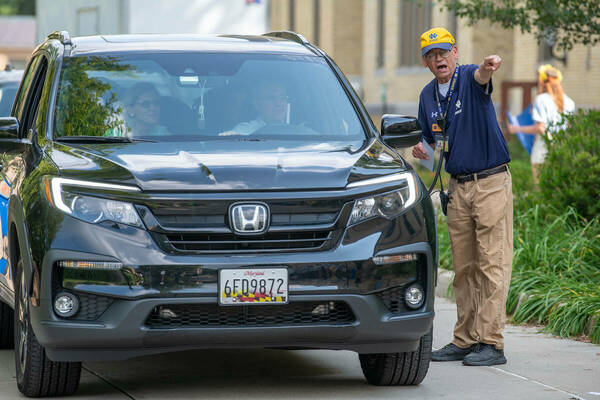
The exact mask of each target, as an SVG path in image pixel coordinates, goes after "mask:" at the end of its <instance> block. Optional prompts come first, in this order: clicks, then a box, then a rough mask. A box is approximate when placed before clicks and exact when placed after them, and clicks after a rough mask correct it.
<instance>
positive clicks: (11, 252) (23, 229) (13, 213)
mask: <svg viewBox="0 0 600 400" xmlns="http://www.w3.org/2000/svg"><path fill="white" fill-rule="evenodd" d="M8 227H9V228H8V262H9V268H10V269H11V271H12V274H13V277H14V275H15V268H16V265H17V260H18V254H20V256H21V258H22V259H23V268H24V269H25V280H26V282H27V286H28V288H29V293H39V291H35V292H34V291H33V287H32V286H33V275H34V268H33V257H32V255H31V251H30V248H31V246H30V243H29V234H28V231H27V224H26V222H25V214H24V212H23V204H22V203H21V199H20V198H19V197H17V196H15V195H13V196H11V198H10V201H9V206H8ZM17 244H18V247H17ZM38 272H39V271H38ZM13 298H14V296H13ZM35 304H39V299H36V301H34V302H33V304H32V305H35Z"/></svg>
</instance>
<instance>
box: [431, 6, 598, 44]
mask: <svg viewBox="0 0 600 400" xmlns="http://www.w3.org/2000/svg"><path fill="white" fill-rule="evenodd" d="M441 1H442V6H443V8H446V9H448V10H450V11H452V12H454V13H455V14H456V16H458V17H460V18H464V19H465V20H466V21H467V23H468V24H469V25H473V24H474V23H476V22H478V21H482V20H487V21H489V22H492V23H497V24H500V25H501V26H502V27H503V28H506V29H512V28H518V29H520V30H521V32H524V33H525V32H526V33H533V34H534V35H535V36H536V37H537V38H538V40H539V41H542V40H546V41H548V42H549V43H550V44H556V46H557V47H558V48H561V49H564V50H570V49H571V48H572V47H573V45H575V44H584V45H587V44H591V45H593V44H595V43H598V42H599V41H600V4H599V3H598V0H441Z"/></svg>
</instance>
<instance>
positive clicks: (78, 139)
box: [54, 136, 156, 143]
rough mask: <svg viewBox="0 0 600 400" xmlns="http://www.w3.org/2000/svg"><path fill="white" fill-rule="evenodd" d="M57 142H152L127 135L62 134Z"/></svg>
mask: <svg viewBox="0 0 600 400" xmlns="http://www.w3.org/2000/svg"><path fill="white" fill-rule="evenodd" d="M54 140H56V141H57V142H82V143H134V142H152V143H156V140H151V139H135V138H128V137H125V136H61V137H58V138H56V139H54Z"/></svg>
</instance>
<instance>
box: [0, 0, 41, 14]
mask: <svg viewBox="0 0 600 400" xmlns="http://www.w3.org/2000/svg"><path fill="white" fill-rule="evenodd" d="M0 15H35V0H1V1H0Z"/></svg>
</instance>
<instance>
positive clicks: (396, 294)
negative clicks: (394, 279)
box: [375, 286, 409, 313]
mask: <svg viewBox="0 0 600 400" xmlns="http://www.w3.org/2000/svg"><path fill="white" fill-rule="evenodd" d="M404 289H405V287H404V286H396V287H393V288H390V289H385V290H382V291H380V292H377V293H375V295H376V296H377V297H378V298H379V300H381V302H382V303H383V304H384V305H385V306H386V307H387V309H388V310H390V311H391V312H393V313H397V312H403V311H409V309H408V307H406V304H405V303H404Z"/></svg>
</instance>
